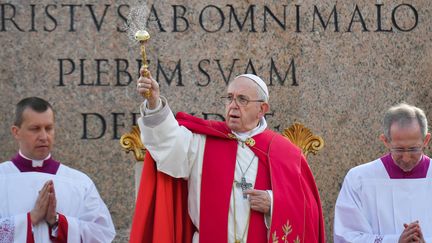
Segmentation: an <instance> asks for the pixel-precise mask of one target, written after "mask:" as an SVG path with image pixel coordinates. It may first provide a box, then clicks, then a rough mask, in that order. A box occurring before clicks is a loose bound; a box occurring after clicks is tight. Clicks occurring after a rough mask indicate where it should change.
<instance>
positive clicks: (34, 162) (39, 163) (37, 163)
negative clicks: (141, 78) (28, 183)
mask: <svg viewBox="0 0 432 243" xmlns="http://www.w3.org/2000/svg"><path fill="white" fill-rule="evenodd" d="M18 153H19V155H21V157H23V158H24V159H27V160H31V161H32V167H42V166H43V164H44V160H47V159H49V158H50V157H51V154H48V156H47V157H46V158H45V159H43V160H34V159H30V158H27V157H26V156H25V155H24V154H23V153H22V152H21V150H19V151H18Z"/></svg>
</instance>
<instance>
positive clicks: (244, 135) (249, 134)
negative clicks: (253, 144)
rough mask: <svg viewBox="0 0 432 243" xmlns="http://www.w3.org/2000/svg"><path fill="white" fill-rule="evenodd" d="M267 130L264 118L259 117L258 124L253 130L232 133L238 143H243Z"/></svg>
mask: <svg viewBox="0 0 432 243" xmlns="http://www.w3.org/2000/svg"><path fill="white" fill-rule="evenodd" d="M266 128H267V122H266V120H265V118H264V117H261V119H260V122H259V124H258V126H256V127H255V128H254V129H252V130H250V131H247V132H234V131H233V132H232V133H233V134H234V135H236V136H237V138H238V139H240V141H242V142H244V141H246V139H248V138H250V137H253V136H255V135H257V134H260V133H262V132H264V130H265V129H266Z"/></svg>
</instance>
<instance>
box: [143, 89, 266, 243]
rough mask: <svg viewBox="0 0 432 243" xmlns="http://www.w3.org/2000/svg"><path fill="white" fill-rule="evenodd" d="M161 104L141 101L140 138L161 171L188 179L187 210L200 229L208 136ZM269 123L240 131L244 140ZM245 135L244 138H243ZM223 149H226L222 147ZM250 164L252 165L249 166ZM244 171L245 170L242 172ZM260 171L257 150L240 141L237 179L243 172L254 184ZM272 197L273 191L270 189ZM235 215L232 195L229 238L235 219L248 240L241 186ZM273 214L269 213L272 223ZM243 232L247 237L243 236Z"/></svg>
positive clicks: (245, 202)
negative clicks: (150, 107)
mask: <svg viewBox="0 0 432 243" xmlns="http://www.w3.org/2000/svg"><path fill="white" fill-rule="evenodd" d="M162 99H163V101H164V102H163V104H164V105H162V106H159V108H157V109H155V110H156V111H150V112H149V110H148V109H146V108H145V107H146V103H145V102H144V103H143V104H142V105H141V108H140V109H141V114H142V117H140V118H139V119H138V125H139V127H140V130H141V139H142V141H143V143H144V144H145V147H146V148H147V149H148V151H150V154H151V155H152V157H153V159H154V160H155V162H156V165H157V168H158V170H159V171H162V172H164V173H166V174H168V175H170V176H172V177H175V178H184V179H187V180H188V211H189V216H190V217H191V220H192V222H193V224H194V225H195V227H196V228H197V229H198V231H199V215H200V192H201V174H202V166H203V157H204V148H205V139H206V136H204V135H200V134H195V133H192V132H191V131H189V130H188V129H186V128H185V127H183V126H179V124H178V122H177V121H176V120H175V118H174V115H173V114H172V112H171V110H170V108H169V106H168V105H167V104H166V99H165V98H163V97H162ZM266 126H267V124H266V122H265V120H264V119H262V120H261V123H260V126H258V127H257V128H255V129H253V130H252V131H250V132H249V133H246V134H237V136H238V137H240V138H241V139H242V140H245V139H246V138H247V137H252V136H254V135H256V134H259V133H261V132H263V131H264V130H265V128H266ZM242 137H243V138H242ZM220 152H221V153H223V152H224V151H220ZM248 167H249V168H248ZM242 171H243V172H242ZM257 171H258V158H257V157H256V156H255V155H254V152H252V150H251V149H250V148H249V147H248V146H246V145H243V144H242V143H240V142H239V144H238V150H237V164H236V167H235V173H234V179H235V180H236V181H238V182H240V181H241V177H242V175H243V174H244V177H245V178H246V181H247V182H248V183H252V185H255V179H256V175H257ZM268 193H269V195H270V197H271V198H272V192H271V191H268ZM234 194H235V204H236V205H235V208H236V219H235V220H234V206H233V205H234V200H233V196H232V195H231V199H230V207H229V214H228V215H227V217H228V236H227V237H228V242H229V243H231V242H234V223H236V229H237V230H236V231H237V232H236V238H237V239H242V238H243V241H242V242H246V239H247V230H248V221H249V220H248V217H249V210H250V205H249V200H247V199H244V198H243V192H242V190H241V188H239V187H236V186H234ZM209 210H211V209H209ZM270 219H271V218H270V216H269V217H266V220H265V221H266V224H267V225H269V222H270ZM243 235H244V237H243ZM198 240H199V236H198V232H196V233H195V234H194V238H193V242H194V243H198Z"/></svg>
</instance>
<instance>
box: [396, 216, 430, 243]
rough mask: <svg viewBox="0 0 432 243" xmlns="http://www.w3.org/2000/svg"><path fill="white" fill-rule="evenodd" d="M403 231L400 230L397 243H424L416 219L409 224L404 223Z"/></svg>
mask: <svg viewBox="0 0 432 243" xmlns="http://www.w3.org/2000/svg"><path fill="white" fill-rule="evenodd" d="M404 227H405V229H404V231H403V232H402V234H401V236H400V238H399V243H406V242H416V243H425V240H424V238H423V233H422V231H421V228H420V224H419V222H418V221H414V222H412V223H410V224H404Z"/></svg>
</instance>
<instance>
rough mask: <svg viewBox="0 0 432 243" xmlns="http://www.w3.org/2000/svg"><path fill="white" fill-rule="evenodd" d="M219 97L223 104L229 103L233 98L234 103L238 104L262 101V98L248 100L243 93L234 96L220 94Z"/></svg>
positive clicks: (243, 104) (244, 104) (245, 104)
mask: <svg viewBox="0 0 432 243" xmlns="http://www.w3.org/2000/svg"><path fill="white" fill-rule="evenodd" d="M221 99H222V101H223V102H224V104H225V105H229V104H231V102H232V101H233V100H235V102H236V104H237V105H239V106H247V105H248V104H249V102H264V100H250V99H248V98H247V97H246V96H243V95H239V96H237V97H234V96H232V95H228V96H222V97H221Z"/></svg>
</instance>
